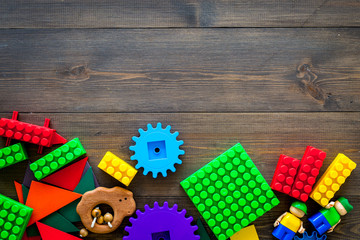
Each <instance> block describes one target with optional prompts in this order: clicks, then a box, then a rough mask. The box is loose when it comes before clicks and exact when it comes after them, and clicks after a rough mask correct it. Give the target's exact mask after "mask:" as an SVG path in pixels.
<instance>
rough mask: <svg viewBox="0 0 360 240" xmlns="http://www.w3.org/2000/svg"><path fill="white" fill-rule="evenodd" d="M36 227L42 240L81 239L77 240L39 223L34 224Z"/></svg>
mask: <svg viewBox="0 0 360 240" xmlns="http://www.w3.org/2000/svg"><path fill="white" fill-rule="evenodd" d="M36 225H37V227H38V229H39V232H40V235H41V238H42V239H43V240H81V238H77V237H75V236H73V235H70V234H68V233H66V232H62V231H60V230H58V229H56V228H53V227H50V226H48V225H45V224H43V223H41V222H36Z"/></svg>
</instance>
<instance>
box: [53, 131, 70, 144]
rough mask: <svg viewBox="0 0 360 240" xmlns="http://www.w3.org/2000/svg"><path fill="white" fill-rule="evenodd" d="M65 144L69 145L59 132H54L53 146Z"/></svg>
mask: <svg viewBox="0 0 360 240" xmlns="http://www.w3.org/2000/svg"><path fill="white" fill-rule="evenodd" d="M65 143H67V140H66V139H65V138H64V137H63V136H61V135H60V134H58V133H57V132H54V135H53V137H52V139H51V144H54V145H55V144H65Z"/></svg>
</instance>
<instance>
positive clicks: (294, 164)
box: [270, 154, 300, 194]
mask: <svg viewBox="0 0 360 240" xmlns="http://www.w3.org/2000/svg"><path fill="white" fill-rule="evenodd" d="M299 165H300V160H298V159H296V158H292V157H289V156H286V155H284V154H281V155H280V158H279V161H278V164H277V166H276V170H275V173H274V177H273V179H272V182H271V185H270V186H271V188H272V189H273V190H276V191H279V192H282V193H285V194H289V193H290V191H291V188H292V185H293V183H294V180H295V176H296V173H297V169H298V167H299Z"/></svg>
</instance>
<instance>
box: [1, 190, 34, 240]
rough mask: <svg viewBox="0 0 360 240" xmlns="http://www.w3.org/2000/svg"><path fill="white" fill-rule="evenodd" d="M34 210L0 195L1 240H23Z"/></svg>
mask: <svg viewBox="0 0 360 240" xmlns="http://www.w3.org/2000/svg"><path fill="white" fill-rule="evenodd" d="M32 212H33V209H32V208H29V207H28V206H25V205H23V204H21V203H19V202H17V201H15V200H12V199H10V198H8V197H5V196H4V195H1V194H0V239H2V240H21V239H22V236H23V234H24V231H25V229H26V226H27V224H28V222H29V220H30V217H31V214H32Z"/></svg>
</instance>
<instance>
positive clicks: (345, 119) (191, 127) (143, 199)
mask: <svg viewBox="0 0 360 240" xmlns="http://www.w3.org/2000/svg"><path fill="white" fill-rule="evenodd" d="M0 116H1V117H11V114H9V113H1V114H0ZM45 117H50V118H51V120H52V122H51V127H53V128H55V129H57V130H58V132H59V133H60V134H62V135H63V136H65V137H67V138H69V139H71V138H74V137H79V138H80V140H81V141H82V144H83V146H84V147H85V148H86V150H87V155H88V156H89V161H90V164H91V166H93V168H94V172H95V174H96V176H97V177H98V179H99V181H100V184H101V185H102V186H105V187H113V186H116V185H117V186H121V184H120V183H119V182H117V181H116V180H115V179H113V178H112V177H110V176H109V175H108V174H106V173H104V172H102V171H101V170H100V169H98V168H97V167H96V166H97V164H98V163H99V162H100V160H101V158H102V157H103V155H104V154H105V153H106V151H108V150H109V151H112V152H113V153H114V154H116V155H118V156H119V157H121V158H122V159H124V160H125V161H128V162H129V163H130V164H131V165H133V166H134V165H135V163H136V162H133V161H130V160H129V159H130V156H131V154H132V153H131V152H130V151H129V149H128V148H129V146H130V145H133V144H134V143H133V142H132V140H131V137H132V136H134V135H137V134H138V133H137V129H138V128H140V127H142V128H145V126H146V124H147V123H153V124H155V123H156V122H158V121H161V122H163V123H164V124H171V125H172V129H173V131H179V133H180V135H179V137H178V139H182V140H184V147H183V149H184V150H185V155H184V156H183V157H182V160H183V164H182V165H179V166H177V171H176V172H175V173H171V174H169V176H168V177H167V178H165V179H164V178H159V179H155V180H154V179H153V178H152V177H151V176H150V175H148V176H143V174H142V170H140V171H139V173H138V174H137V175H136V177H135V178H134V180H133V182H132V183H131V184H130V186H129V189H130V190H131V191H133V192H134V198H135V200H136V202H137V207H138V208H139V209H142V210H143V206H144V205H145V204H151V203H153V202H154V201H160V202H161V203H162V202H164V201H168V202H169V203H171V204H173V203H178V204H179V208H185V209H187V211H188V214H190V215H192V216H194V217H195V218H197V217H198V216H199V213H198V212H197V210H196V209H195V207H194V206H193V204H192V203H191V201H190V200H189V199H188V197H187V196H186V195H185V192H184V191H183V190H182V189H181V187H180V184H179V182H180V181H181V180H183V179H184V178H186V177H187V176H189V175H190V174H192V173H193V172H194V171H196V170H197V169H199V168H200V167H202V166H203V165H205V164H206V163H207V162H209V161H210V160H212V159H213V158H215V157H216V156H218V155H220V154H221V153H222V152H224V151H225V150H227V149H228V148H230V147H231V146H233V145H234V144H235V143H237V142H241V144H242V145H243V146H244V148H245V149H246V151H247V152H248V154H249V155H250V157H251V158H252V160H253V161H254V163H255V164H256V165H257V167H258V168H259V170H260V172H261V173H262V174H263V176H264V177H265V179H266V180H267V182H268V183H270V182H271V179H272V176H273V173H274V170H275V166H276V163H277V160H278V157H279V155H280V154H281V153H284V154H287V155H289V156H292V157H296V158H301V156H302V155H303V153H304V151H305V148H306V146H307V145H312V146H314V147H317V148H319V149H322V150H324V151H326V152H327V157H326V159H325V162H324V166H323V168H322V169H321V171H320V175H322V173H323V172H324V171H325V169H326V168H327V166H329V164H330V162H331V161H332V160H333V159H334V158H335V156H336V155H337V153H339V152H342V153H344V154H345V155H347V156H348V157H349V158H351V159H352V160H353V161H355V162H356V163H358V164H359V163H360V162H359V160H360V148H359V141H360V137H359V136H360V113H359V112H348V113H344V112H343V113H336V112H329V113H301V112H298V113H168V114H165V113H164V114H150V113H147V114H141V113H79V114H77V113H46V114H43V113H42V114H39V113H36V114H20V119H21V120H23V121H26V122H30V123H34V124H41V123H42V122H43V119H44V118H45ZM4 143H5V141H4V139H3V138H2V139H1V140H0V145H4ZM26 147H27V149H28V152H29V156H30V159H31V160H32V161H33V160H36V159H37V158H38V155H37V154H36V150H37V148H36V146H34V145H29V144H26ZM49 151H51V149H46V150H45V152H44V154H46V153H47V152H49ZM25 165H26V164H25V163H19V164H17V165H14V166H11V167H8V168H6V169H5V171H4V169H3V170H1V173H0V192H1V193H3V194H5V195H8V196H10V197H15V188H14V187H13V184H12V181H13V180H14V179H15V180H18V181H21V180H22V178H23V174H24V172H25V167H26V166H25ZM9 176H11V177H9ZM359 182H360V175H359V169H355V170H354V172H353V173H352V175H351V176H350V177H349V178H348V179H347V181H346V183H345V184H344V185H343V186H342V187H341V189H340V191H339V192H338V193H337V194H336V196H341V195H344V196H346V197H348V198H349V200H350V202H351V203H352V204H354V210H353V212H351V214H349V215H347V216H345V217H344V218H343V222H341V224H340V225H339V227H338V229H336V231H335V233H332V234H330V235H329V236H328V239H329V240H334V239H341V240H342V239H353V240H355V239H358V237H357V236H358V235H359V234H360V231H359V229H360V225H359V224H360V223H359V221H358V216H359V214H360V210H359V209H360V205H359V201H360V192H359V186H358V183H359ZM276 195H277V196H278V197H279V199H280V201H281V204H280V205H279V206H277V207H276V208H274V209H273V210H272V211H270V212H269V213H267V214H265V215H264V216H263V217H261V218H259V219H258V220H257V221H255V225H256V228H257V231H258V233H259V235H260V237H261V239H273V238H272V237H271V232H272V230H273V227H272V223H273V221H274V220H275V219H276V218H277V217H278V216H279V215H281V213H282V212H284V211H286V210H287V208H288V207H289V205H290V203H291V201H292V199H291V198H290V197H288V196H286V195H284V194H282V193H276ZM308 208H309V212H310V213H309V216H311V215H312V214H313V213H315V212H316V211H317V210H318V209H319V208H320V207H319V206H318V205H317V204H316V203H315V202H314V201H312V200H309V201H308ZM125 225H128V220H126V221H125V222H124V223H123V224H122V227H120V230H118V231H116V232H115V233H113V234H109V235H94V234H91V235H90V236H89V238H88V239H90V240H91V239H101V240H105V239H121V236H122V234H123V227H124V226H125ZM305 226H306V227H309V224H308V222H306V225H305ZM214 239H215V238H214Z"/></svg>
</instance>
